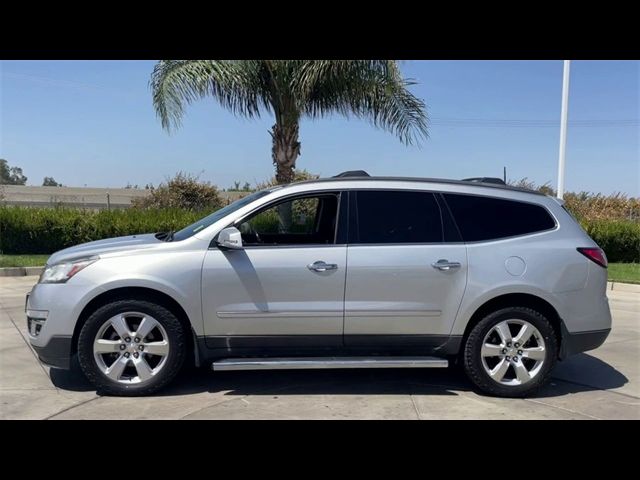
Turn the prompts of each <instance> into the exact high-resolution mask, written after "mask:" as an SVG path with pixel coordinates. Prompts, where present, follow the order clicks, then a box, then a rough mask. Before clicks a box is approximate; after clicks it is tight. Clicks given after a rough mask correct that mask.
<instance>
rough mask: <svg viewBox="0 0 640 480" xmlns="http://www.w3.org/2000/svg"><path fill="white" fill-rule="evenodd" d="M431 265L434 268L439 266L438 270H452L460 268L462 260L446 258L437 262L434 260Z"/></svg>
mask: <svg viewBox="0 0 640 480" xmlns="http://www.w3.org/2000/svg"><path fill="white" fill-rule="evenodd" d="M431 266H432V267H433V268H437V269H438V270H442V271H447V270H451V269H452V268H460V267H461V263H460V262H450V261H449V260H446V259H444V258H442V259H440V260H438V261H437V262H433V263H432V264H431Z"/></svg>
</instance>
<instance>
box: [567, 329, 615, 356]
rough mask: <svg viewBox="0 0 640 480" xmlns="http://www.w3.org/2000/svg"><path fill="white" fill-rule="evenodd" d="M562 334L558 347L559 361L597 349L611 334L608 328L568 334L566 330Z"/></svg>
mask: <svg viewBox="0 0 640 480" xmlns="http://www.w3.org/2000/svg"><path fill="white" fill-rule="evenodd" d="M563 330H564V332H562V345H561V347H560V359H564V358H567V357H568V356H570V355H574V354H576V353H580V352H586V351H588V350H593V349H594V348H598V347H599V346H600V345H602V344H603V343H604V341H605V340H606V339H607V337H608V336H609V333H610V332H611V329H610V328H606V329H602V330H590V331H587V332H576V333H569V332H568V331H567V330H566V328H564V329H563Z"/></svg>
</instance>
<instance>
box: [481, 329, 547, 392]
mask: <svg viewBox="0 0 640 480" xmlns="http://www.w3.org/2000/svg"><path fill="white" fill-rule="evenodd" d="M546 355H547V352H546V349H545V344H544V339H543V338H542V335H541V334H540V332H539V331H538V329H537V328H535V327H534V326H533V325H532V324H530V323H529V322H527V321H526V320H519V319H512V320H504V321H502V322H500V323H498V324H497V325H495V326H494V327H493V328H492V329H491V330H489V333H487V335H486V336H485V337H484V340H483V342H482V349H481V351H480V356H481V357H482V366H483V367H484V370H485V372H486V373H487V374H488V375H489V376H490V377H491V378H492V379H493V380H495V381H496V382H498V383H500V384H502V385H508V386H517V385H524V384H526V383H529V382H530V381H531V380H533V379H534V378H535V377H536V375H538V373H540V370H541V369H542V365H543V364H544V362H545V359H546Z"/></svg>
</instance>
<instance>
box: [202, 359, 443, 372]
mask: <svg viewBox="0 0 640 480" xmlns="http://www.w3.org/2000/svg"><path fill="white" fill-rule="evenodd" d="M448 366H449V361H448V360H446V359H444V358H437V357H326V358H325V357H308V358H305V357H300V358H225V359H224V360H218V361H216V362H213V364H212V365H211V368H212V369H213V370H215V371H229V370H293V369H325V368H447V367H448Z"/></svg>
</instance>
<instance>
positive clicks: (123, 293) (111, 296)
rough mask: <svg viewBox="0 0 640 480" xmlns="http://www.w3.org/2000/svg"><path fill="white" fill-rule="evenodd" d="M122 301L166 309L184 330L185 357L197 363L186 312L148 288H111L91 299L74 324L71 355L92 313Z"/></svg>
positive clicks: (180, 306)
mask: <svg viewBox="0 0 640 480" xmlns="http://www.w3.org/2000/svg"><path fill="white" fill-rule="evenodd" d="M123 299H132V300H147V301H151V302H154V303H157V304H158V305H162V306H163V307H165V308H166V309H168V310H169V311H170V312H171V313H173V314H174V315H175V316H176V318H177V319H178V320H179V321H180V324H181V325H182V326H183V328H184V329H185V330H184V331H185V333H186V337H187V346H188V349H189V351H188V352H187V355H192V356H193V358H194V362H195V363H196V364H197V363H198V355H197V347H196V344H195V341H194V336H195V333H194V331H193V327H192V325H191V321H190V320H189V316H188V315H187V312H186V311H185V310H184V308H183V307H182V305H180V303H178V302H177V301H176V300H175V299H174V298H173V297H171V296H170V295H169V294H167V293H165V292H161V291H159V290H155V289H153V288H149V287H119V288H113V289H111V290H107V291H105V292H102V293H100V294H99V295H97V296H96V297H94V298H93V299H91V300H90V301H89V302H88V303H87V304H86V305H85V306H84V308H83V309H82V311H81V312H80V315H79V316H78V321H77V322H76V325H75V328H74V331H73V337H72V341H71V354H72V355H73V354H75V353H77V350H78V337H79V335H80V330H82V327H83V325H84V324H85V322H86V321H87V319H88V318H89V317H90V316H91V314H92V313H93V312H95V311H96V310H97V309H98V308H100V307H102V306H103V305H107V304H109V303H111V302H113V301H116V300H123Z"/></svg>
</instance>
